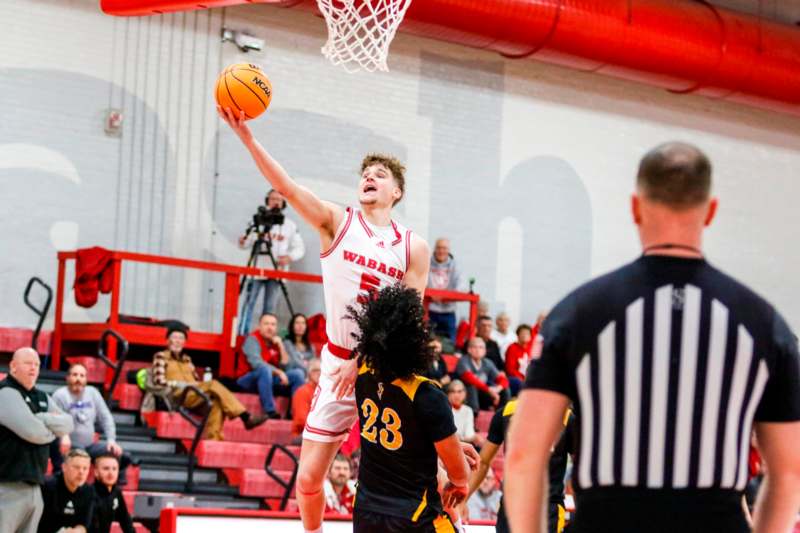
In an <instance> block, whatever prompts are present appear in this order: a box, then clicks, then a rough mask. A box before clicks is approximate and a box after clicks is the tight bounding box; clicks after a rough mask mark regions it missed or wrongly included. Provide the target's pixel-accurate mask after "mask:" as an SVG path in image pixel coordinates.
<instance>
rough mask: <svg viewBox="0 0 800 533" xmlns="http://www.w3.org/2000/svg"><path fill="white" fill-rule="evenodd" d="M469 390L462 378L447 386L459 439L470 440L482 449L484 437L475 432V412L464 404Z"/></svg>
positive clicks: (469, 441)
mask: <svg viewBox="0 0 800 533" xmlns="http://www.w3.org/2000/svg"><path fill="white" fill-rule="evenodd" d="M466 398H467V390H466V388H465V387H464V383H462V382H461V380H460V379H454V380H453V381H451V382H450V385H448V386H447V399H448V400H449V402H450V407H451V408H452V410H453V421H455V423H456V435H458V440H460V441H462V442H468V443H470V444H472V445H473V446H475V448H478V449H480V448H481V446H483V442H484V439H483V437H482V436H481V435H480V434H479V433H476V432H475V413H474V412H473V411H472V409H470V408H469V407H468V406H466V405H465V404H464V400H466Z"/></svg>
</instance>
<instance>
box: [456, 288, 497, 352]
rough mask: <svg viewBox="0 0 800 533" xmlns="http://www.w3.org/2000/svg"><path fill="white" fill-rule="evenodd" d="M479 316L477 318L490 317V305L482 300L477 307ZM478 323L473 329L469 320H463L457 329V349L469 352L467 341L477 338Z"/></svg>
mask: <svg viewBox="0 0 800 533" xmlns="http://www.w3.org/2000/svg"><path fill="white" fill-rule="evenodd" d="M477 308H478V309H477V315H476V316H489V304H488V303H486V302H484V301H483V300H480V301H479V302H478V305H477ZM476 326H477V323H476V324H475V326H473V327H471V328H470V327H469V321H468V320H467V319H462V320H461V322H459V323H458V328H457V329H456V341H455V349H456V350H461V351H464V352H466V351H467V341H468V340H470V339H471V338H472V337H474V336H475V333H476V332H477V327H476Z"/></svg>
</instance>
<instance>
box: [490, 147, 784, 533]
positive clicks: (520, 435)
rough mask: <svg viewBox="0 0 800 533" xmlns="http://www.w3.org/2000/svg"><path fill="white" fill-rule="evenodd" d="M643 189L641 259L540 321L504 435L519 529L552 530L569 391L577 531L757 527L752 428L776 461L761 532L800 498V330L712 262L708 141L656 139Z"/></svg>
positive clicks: (778, 524)
mask: <svg viewBox="0 0 800 533" xmlns="http://www.w3.org/2000/svg"><path fill="white" fill-rule="evenodd" d="M636 185H637V187H636V193H635V194H634V196H633V198H632V211H633V219H634V222H635V223H636V225H637V227H638V231H639V236H640V239H641V242H642V248H643V252H642V256H641V257H640V258H639V259H637V260H636V261H634V262H633V263H630V264H628V265H626V266H624V267H622V268H620V269H618V270H616V271H614V272H611V273H610V274H607V275H605V276H602V277H600V278H598V279H595V280H593V281H591V282H589V283H587V284H586V285H584V286H582V287H580V288H578V289H577V290H575V291H574V292H572V293H571V294H569V295H568V296H567V297H566V298H564V299H563V300H562V301H561V302H560V303H559V304H558V305H557V306H556V307H555V309H553V311H552V312H551V313H550V315H549V316H548V318H547V320H546V321H545V323H544V326H543V329H542V337H543V349H542V354H541V358H540V359H539V360H538V361H536V362H535V363H534V364H533V365H532V366H531V368H530V369H529V371H528V375H527V379H526V390H525V391H524V392H523V393H522V394H521V397H520V400H519V405H518V407H517V414H516V415H515V416H514V420H513V421H512V424H511V430H510V433H509V444H508V445H509V453H508V458H507V460H506V478H505V487H506V495H507V497H506V505H507V512H508V516H509V521H510V522H511V527H512V531H514V532H519V533H528V532H539V531H543V516H542V508H543V504H544V501H545V494H546V492H543V491H544V488H543V486H544V479H545V472H546V468H547V458H548V453H549V451H550V447H551V445H552V444H553V442H554V441H555V439H556V437H557V436H558V433H559V431H560V430H561V425H562V417H563V415H564V411H565V410H566V408H567V406H568V405H569V403H570V401H571V402H573V405H574V409H575V412H576V415H577V418H578V427H577V430H578V433H579V439H578V444H577V449H576V452H577V454H576V455H577V457H576V465H575V468H574V470H573V483H574V486H575V489H576V510H577V513H576V516H575V520H574V524H573V529H572V531H573V532H577V533H582V532H589V531H591V532H598V533H606V532H608V533H611V532H613V533H628V532H630V533H633V532H637V533H639V532H647V533H661V532H663V533H667V532H669V533H675V532H680V533H691V532H703V533H714V532H719V533H723V532H724V533H738V532H745V531H750V529H749V527H748V524H747V522H746V520H745V517H744V514H743V511H742V507H741V498H742V491H743V489H744V487H745V483H746V481H747V456H748V444H749V442H750V433H751V428H752V427H753V426H754V427H755V431H756V433H757V436H758V442H759V447H760V451H761V453H762V455H763V458H764V460H765V462H766V464H767V474H766V477H765V480H764V484H763V485H762V488H761V494H760V496H759V499H758V502H757V504H756V510H755V517H754V526H755V529H754V530H755V531H756V532H757V533H767V532H784V531H789V530H790V528H791V526H792V525H793V524H794V519H795V516H796V513H797V511H798V509H800V422H798V421H800V355H798V346H797V337H795V336H794V335H793V334H792V332H791V331H790V330H789V328H788V326H787V325H786V323H785V322H784V320H783V318H782V317H781V316H780V314H778V312H777V311H776V310H775V309H774V308H773V307H772V306H771V305H770V304H769V303H767V302H766V301H765V300H763V299H762V298H760V297H759V296H757V295H756V294H754V293H753V292H752V291H750V290H749V289H748V288H747V287H745V286H744V285H742V284H741V283H739V282H737V281H735V280H734V279H732V278H730V277H729V276H727V275H725V274H723V273H722V272H720V271H719V270H717V269H716V268H714V267H713V266H711V265H710V264H709V263H707V262H706V260H705V258H704V256H703V252H702V251H701V236H702V232H703V228H704V227H705V226H707V225H708V224H709V223H710V222H711V220H712V219H713V217H714V213H715V211H716V207H717V201H716V199H713V198H711V196H710V189H711V164H710V163H709V161H708V159H707V158H706V156H705V155H704V154H703V153H702V152H700V151H699V150H698V149H697V148H695V147H693V146H689V145H686V144H681V143H670V144H665V145H662V146H659V147H657V148H655V149H654V150H652V151H651V152H650V153H648V154H647V155H646V156H645V157H644V159H643V160H642V162H641V164H640V167H639V173H638V177H637V184H636ZM534 429H535V430H534ZM532 501H533V502H538V503H539V504H538V505H531V502H532Z"/></svg>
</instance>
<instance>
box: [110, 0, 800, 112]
mask: <svg viewBox="0 0 800 533" xmlns="http://www.w3.org/2000/svg"><path fill="white" fill-rule="evenodd" d="M255 2H256V3H273V4H278V5H283V6H286V7H294V6H299V7H302V8H305V9H313V8H314V2H313V0H305V1H300V2H298V0H255ZM237 3H247V2H246V0H208V1H207V2H204V3H202V4H198V3H197V2H196V1H188V0H101V6H102V8H103V10H104V11H105V12H106V13H110V14H114V15H144V14H152V13H154V12H166V11H178V10H187V9H198V8H204V7H222V6H227V5H232V4H237ZM401 30H402V31H405V32H409V33H413V34H416V35H419V36H422V37H428V38H432V39H438V40H443V41H448V42H453V43H457V44H462V45H465V46H470V47H473V48H481V49H487V50H494V51H496V52H499V53H501V54H503V55H504V56H507V57H513V58H521V57H533V58H534V59H539V60H541V61H544V62H548V63H555V64H559V65H566V66H569V67H572V68H576V69H579V70H583V71H591V72H598V73H602V74H606V75H609V76H613V77H617V78H622V79H627V80H634V81H638V82H643V83H647V84H650V85H655V86H658V87H662V88H664V89H667V90H670V91H673V92H676V93H698V94H703V95H705V96H708V97H712V98H721V99H726V100H732V101H737V102H744V103H747V104H750V105H755V106H758V107H765V108H769V109H773V110H779V111H784V112H789V113H792V114H796V115H800V29H797V28H794V27H791V26H788V25H783V24H778V23H775V22H771V21H767V20H765V19H761V18H758V17H754V16H751V15H746V14H742V13H737V12H734V11H730V10H726V9H722V8H719V7H716V6H713V5H711V4H709V3H708V2H706V1H704V0H415V1H414V2H412V4H411V7H410V8H409V10H408V13H407V14H406V18H405V21H404V22H403V25H402V26H401Z"/></svg>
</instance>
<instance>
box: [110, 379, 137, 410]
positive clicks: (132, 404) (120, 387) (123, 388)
mask: <svg viewBox="0 0 800 533" xmlns="http://www.w3.org/2000/svg"><path fill="white" fill-rule="evenodd" d="M143 396H144V394H143V393H142V389H140V388H139V386H138V385H133V384H132V383H118V384H117V386H116V388H115V389H114V394H113V395H112V398H113V399H115V400H117V405H118V406H119V408H120V409H122V410H124V411H138V410H139V408H140V407H141V406H142V397H143Z"/></svg>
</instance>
